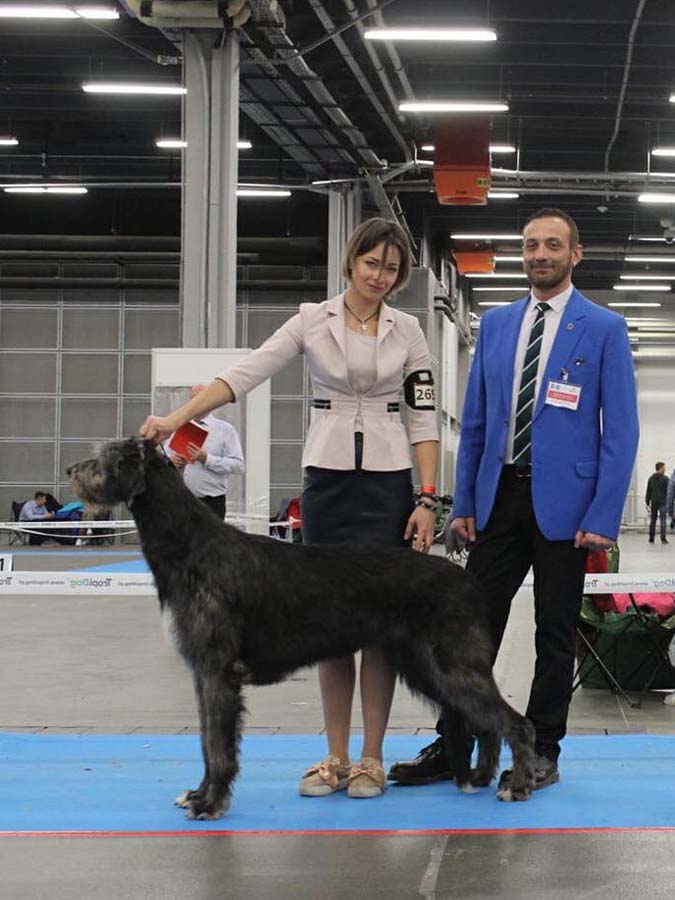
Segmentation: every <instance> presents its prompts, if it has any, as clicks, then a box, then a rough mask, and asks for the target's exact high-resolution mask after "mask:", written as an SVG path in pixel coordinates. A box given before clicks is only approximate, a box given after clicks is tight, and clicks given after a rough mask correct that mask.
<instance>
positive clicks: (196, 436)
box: [169, 422, 209, 458]
mask: <svg viewBox="0 0 675 900" xmlns="http://www.w3.org/2000/svg"><path fill="white" fill-rule="evenodd" d="M208 433H209V430H208V428H204V426H203V425H199V424H198V423H197V422H186V423H185V425H181V426H180V428H179V429H178V430H177V431H174V433H173V437H172V438H171V440H170V441H169V450H172V451H173V452H174V453H177V454H178V455H179V456H185V457H186V458H187V455H188V451H187V445H188V444H196V445H197V446H198V447H201V446H202V444H203V443H204V441H205V440H206V437H207V435H208Z"/></svg>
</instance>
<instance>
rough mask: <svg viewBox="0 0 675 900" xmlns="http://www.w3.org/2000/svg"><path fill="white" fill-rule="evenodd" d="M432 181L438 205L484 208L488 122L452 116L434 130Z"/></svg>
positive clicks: (488, 155) (483, 117) (488, 141)
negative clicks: (434, 185)
mask: <svg viewBox="0 0 675 900" xmlns="http://www.w3.org/2000/svg"><path fill="white" fill-rule="evenodd" d="M434 147H435V148H436V149H435V152H434V182H435V184H436V194H437V195H438V202H439V203H443V204H449V205H453V204H454V205H455V206H485V204H486V203H487V192H488V190H489V188H490V119H489V118H488V117H487V116H453V117H452V118H447V119H445V120H444V121H442V122H439V123H438V125H437V126H436V129H435V131H434Z"/></svg>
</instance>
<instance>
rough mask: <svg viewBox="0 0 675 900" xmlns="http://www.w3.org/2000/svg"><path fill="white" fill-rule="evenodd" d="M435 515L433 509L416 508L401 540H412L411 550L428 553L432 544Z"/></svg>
mask: <svg viewBox="0 0 675 900" xmlns="http://www.w3.org/2000/svg"><path fill="white" fill-rule="evenodd" d="M435 524H436V513H435V511H434V510H433V509H425V508H424V507H423V506H416V507H415V509H414V510H413V512H412V515H411V516H410V518H409V519H408V524H407V525H406V529H405V533H404V535H403V539H404V540H405V541H409V540H410V538H412V539H413V543H412V548H413V550H417V552H418V553H428V552H429V551H430V550H431V545H432V544H433V542H434V525H435Z"/></svg>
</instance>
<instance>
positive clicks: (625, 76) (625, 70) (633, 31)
mask: <svg viewBox="0 0 675 900" xmlns="http://www.w3.org/2000/svg"><path fill="white" fill-rule="evenodd" d="M646 2H647V0H639V2H638V5H637V9H636V10H635V16H634V18H633V24H632V25H631V28H630V34H629V36H628V49H627V50H626V64H625V65H624V68H623V78H622V80H621V91H620V93H619V103H618V106H617V108H616V119H615V121H614V131H613V133H612V136H611V138H610V139H609V144H608V145H607V150H606V151H605V172H608V171H609V154H610V151H611V149H612V147H613V146H614V141H615V140H616V138H617V135H618V134H619V128H620V127H621V113H622V111H623V101H624V99H625V97H626V89H627V87H628V78H629V76H630V66H631V61H632V59H633V46H634V44H635V34H636V32H637V29H638V25H639V24H640V17H641V16H642V10H643V9H644V8H645V3H646Z"/></svg>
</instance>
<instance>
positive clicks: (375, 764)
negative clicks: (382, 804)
mask: <svg viewBox="0 0 675 900" xmlns="http://www.w3.org/2000/svg"><path fill="white" fill-rule="evenodd" d="M386 786H387V776H386V775H385V774H384V769H383V767H382V763H381V762H380V760H379V759H373V758H372V757H370V756H364V757H363V759H361V760H360V761H359V762H357V763H355V764H354V765H353V766H352V769H351V772H350V773H349V787H348V788H347V794H348V795H349V796H350V797H356V798H359V799H366V798H368V797H380V796H381V795H382V794H383V793H384V791H385V788H386Z"/></svg>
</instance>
